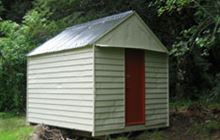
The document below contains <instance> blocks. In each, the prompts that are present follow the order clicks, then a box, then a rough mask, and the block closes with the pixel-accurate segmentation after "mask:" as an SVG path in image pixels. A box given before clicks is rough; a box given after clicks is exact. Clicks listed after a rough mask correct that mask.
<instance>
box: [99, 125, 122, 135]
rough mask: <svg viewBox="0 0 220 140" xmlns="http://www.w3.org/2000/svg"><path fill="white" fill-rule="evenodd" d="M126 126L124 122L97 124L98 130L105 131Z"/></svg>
mask: <svg viewBox="0 0 220 140" xmlns="http://www.w3.org/2000/svg"><path fill="white" fill-rule="evenodd" d="M123 128H124V123H118V124H108V125H103V126H101V125H99V126H96V128H95V129H96V132H97V133H98V132H101V131H102V132H103V133H104V131H114V130H118V129H119V130H120V129H123Z"/></svg>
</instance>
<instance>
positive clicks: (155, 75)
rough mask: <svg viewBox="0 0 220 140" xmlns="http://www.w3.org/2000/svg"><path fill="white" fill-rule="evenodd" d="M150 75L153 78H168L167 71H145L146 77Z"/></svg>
mask: <svg viewBox="0 0 220 140" xmlns="http://www.w3.org/2000/svg"><path fill="white" fill-rule="evenodd" d="M148 77H152V78H155V77H156V78H157V77H158V78H168V76H167V74H166V73H157V72H154V73H147V72H146V73H145V78H146V79H147V78H148Z"/></svg>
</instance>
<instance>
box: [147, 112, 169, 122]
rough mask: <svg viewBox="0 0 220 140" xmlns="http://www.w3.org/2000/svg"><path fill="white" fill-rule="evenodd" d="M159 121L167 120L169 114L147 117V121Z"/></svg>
mask: <svg viewBox="0 0 220 140" xmlns="http://www.w3.org/2000/svg"><path fill="white" fill-rule="evenodd" d="M158 119H167V113H164V114H154V115H147V116H146V121H151V120H158Z"/></svg>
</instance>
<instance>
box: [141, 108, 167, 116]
mask: <svg viewBox="0 0 220 140" xmlns="http://www.w3.org/2000/svg"><path fill="white" fill-rule="evenodd" d="M145 113H146V115H147V116H148V115H155V114H167V113H168V112H167V109H166V108H164V109H155V110H148V111H147V112H145Z"/></svg>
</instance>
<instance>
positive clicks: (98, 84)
mask: <svg viewBox="0 0 220 140" xmlns="http://www.w3.org/2000/svg"><path fill="white" fill-rule="evenodd" d="M122 87H124V83H123V82H120V83H119V82H111V83H110V82H109V83H101V82H96V88H100V89H106V88H107V89H108V88H112V89H114V88H119V89H120V88H122Z"/></svg>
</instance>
